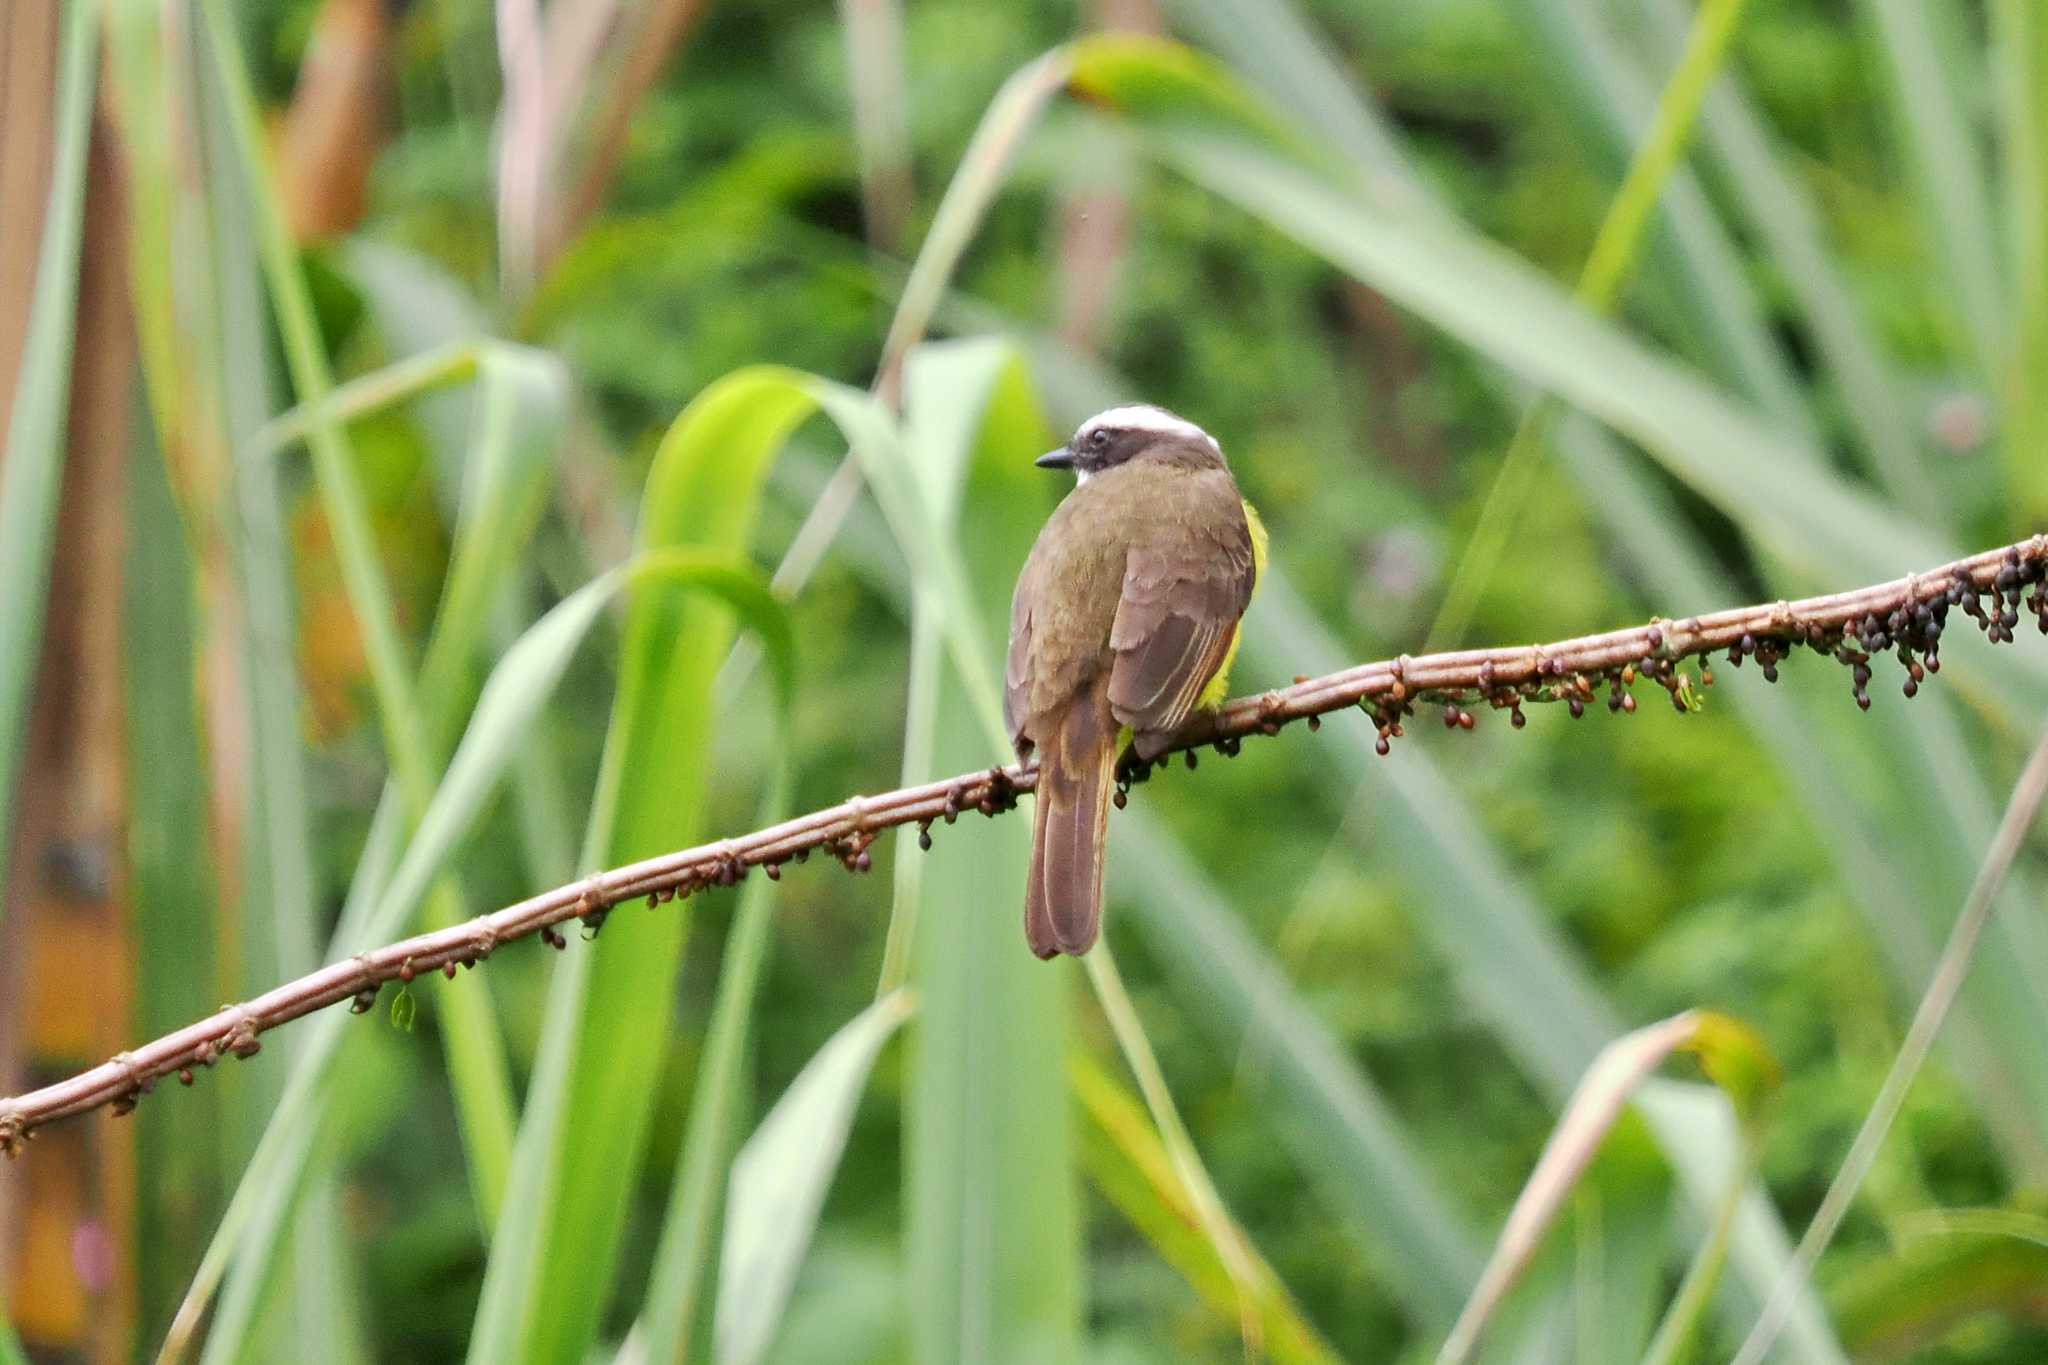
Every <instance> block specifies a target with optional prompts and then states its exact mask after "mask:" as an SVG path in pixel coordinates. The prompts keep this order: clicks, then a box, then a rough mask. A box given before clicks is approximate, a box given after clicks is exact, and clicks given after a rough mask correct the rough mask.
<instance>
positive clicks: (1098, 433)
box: [1088, 427, 1109, 450]
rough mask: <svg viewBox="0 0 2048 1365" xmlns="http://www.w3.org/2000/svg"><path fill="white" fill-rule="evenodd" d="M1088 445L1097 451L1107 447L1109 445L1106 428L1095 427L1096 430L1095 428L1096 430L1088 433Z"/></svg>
mask: <svg viewBox="0 0 2048 1365" xmlns="http://www.w3.org/2000/svg"><path fill="white" fill-rule="evenodd" d="M1088 444H1089V445H1091V446H1094V447H1095V448H1096V449H1097V450H1100V449H1102V448H1103V447H1104V446H1106V445H1108V444H1109V431H1108V429H1107V428H1104V427H1097V428H1096V429H1095V430H1094V431H1092V432H1090V433H1089V434H1088Z"/></svg>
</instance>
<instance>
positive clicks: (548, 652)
mask: <svg viewBox="0 0 2048 1365" xmlns="http://www.w3.org/2000/svg"><path fill="white" fill-rule="evenodd" d="M643 577H646V578H659V579H666V580H669V581H673V582H677V583H680V584H686V585H691V586H694V587H696V588H698V589H700V590H706V591H711V592H715V593H717V594H718V595H719V596H720V597H721V598H722V599H723V600H726V601H728V602H730V603H733V604H734V605H735V607H736V609H742V610H745V611H746V612H748V613H749V616H750V619H754V620H757V621H760V622H761V623H762V624H763V626H764V628H765V629H767V630H768V631H769V632H770V635H771V648H772V650H773V652H775V654H776V655H777V657H780V658H786V657H787V656H788V654H789V653H790V652H791V650H792V645H791V643H790V641H789V638H788V635H787V631H786V629H784V630H782V631H779V632H778V631H776V629H775V623H776V622H777V621H778V620H780V619H781V617H780V615H779V613H780V607H779V605H777V604H776V603H775V601H774V599H773V598H772V597H770V596H769V595H768V594H767V591H766V589H765V588H764V587H763V586H762V585H761V583H760V582H759V580H758V579H757V578H755V577H754V576H752V575H750V574H749V573H747V572H746V571H745V570H743V569H741V568H738V567H737V566H735V565H734V564H733V563H731V562H730V561H729V560H727V559H724V558H719V557H715V556H714V557H704V556H692V555H678V554H675V553H664V554H657V555H651V556H644V557H642V558H641V559H638V560H635V561H634V562H633V563H631V564H628V565H626V566H625V567H624V568H622V569H618V570H614V571H613V572H612V573H610V574H607V575H605V576H604V577H603V578H600V579H598V580H596V581H595V582H593V583H591V584H589V585H587V586H585V587H584V588H582V589H580V590H579V591H577V592H576V593H573V594H571V595H570V596H569V597H567V598H565V599H563V600H562V602H561V603H559V604H558V605H557V606H556V607H555V608H554V609H553V610H552V611H550V612H549V613H548V614H547V615H545V616H543V617H542V618H541V619H540V620H539V621H538V622H536V623H535V624H534V625H533V626H532V627H530V628H529V629H528V630H527V631H526V632H525V633H524V634H523V635H522V636H521V637H520V639H519V641H518V642H517V643H516V644H514V645H513V647H512V648H510V649H508V650H507V651H506V653H505V656H504V658H502V659H501V660H500V661H499V663H498V666H497V668H496V669H494V670H493V671H492V674H491V676H490V678H489V679H488V680H487V681H486V683H485V684H484V690H483V694H482V696H481V697H479V698H478V701H477V705H476V710H475V712H474V713H473V714H472V716H471V719H470V723H469V727H468V729H467V731H466V732H465V733H464V735H463V738H462V742H461V744H460V745H458V746H457V748H456V751H455V756H454V757H453V759H451V760H450V762H449V765H448V773H447V776H446V777H445V778H444V779H443V781H442V782H441V785H440V786H439V787H438V788H437V789H436V791H435V795H434V800H433V801H432V803H430V804H429V806H428V808H427V813H426V816H425V818H423V819H422V820H421V821H420V825H419V830H418V832H417V833H416V834H415V835H414V837H413V840H412V842H411V844H410V845H409V846H408V847H407V848H406V850H405V856H404V858H403V859H402V860H401V861H400V862H399V864H398V866H397V870H396V871H395V873H394V874H393V876H392V877H391V879H390V881H389V884H388V885H387V886H385V887H384V888H383V889H382V890H381V891H380V892H379V893H378V894H376V895H375V896H374V897H370V898H369V902H370V904H369V908H368V909H367V910H364V911H361V912H360V913H352V912H354V911H355V910H356V907H354V906H351V907H349V908H348V909H347V910H345V912H344V922H345V923H348V924H352V926H353V927H354V928H355V929H356V930H357V934H356V936H355V937H354V938H353V939H352V940H351V941H349V942H347V943H344V944H342V945H341V949H340V953H339V954H337V956H339V955H345V954H347V953H349V952H359V951H362V950H364V949H367V948H372V947H375V946H377V945H378V944H380V943H385V942H389V941H390V940H391V939H392V938H393V937H395V936H396V935H398V934H399V933H400V932H402V930H403V928H404V925H405V922H406V920H407V918H408V916H409V915H410V914H411V913H412V911H413V910H414V908H415V907H416V906H417V905H418V904H419V902H420V900H421V898H422V897H423V896H425V894H426V893H427V890H428V889H429V888H430V887H431V886H432V884H433V882H434V880H435V878H436V877H437V876H438V875H439V872H440V869H441V867H442V865H443V864H444V863H445V862H446V861H447V859H448V857H449V856H450V855H451V854H452V853H453V851H454V849H455V847H456V845H457V844H458V843H459V842H460V840H461V839H462V838H463V836H464V835H465V833H466V832H467V831H468V829H469V827H470V825H471V823H472V822H473V821H474V820H475V818H476V816H477V814H478V812H479V811H480V810H481V809H482V807H483V804H484V802H485V801H486V800H487V799H488V798H489V796H490V795H491V793H492V791H493V790H495V787H496V784H497V782H498V780H499V778H500V777H501V776H502V775H503V773H504V771H505V769H506V767H507V766H508V765H509V763H510V762H511V761H512V758H513V755H514V753H515V752H516V751H517V750H518V749H519V747H520V746H521V745H522V743H523V742H524V738H525V736H526V734H527V733H528V731H529V730H530V728H531V727H532V725H533V723H534V718H535V717H536V716H537V715H538V714H539V711H540V709H541V707H542V706H543V705H544V704H545V703H546V701H547V700H548V698H549V696H550V695H551V694H552V691H553V689H554V687H555V686H556V685H557V684H558V683H559V682H560V680H561V675H562V672H563V670H564V669H566V668H567V667H568V664H569V660H570V658H571V656H572V655H573V654H574V653H575V651H576V649H577V648H578V646H579V645H580V644H581V643H582V641H583V639H584V638H585V636H586V635H587V634H588V633H589V631H590V629H591V627H592V626H593V625H594V624H595V623H596V622H597V621H598V620H599V619H600V617H601V615H602V613H603V611H604V609H605V608H606V606H608V605H609V604H610V603H611V602H612V601H613V600H614V598H616V596H617V595H618V594H619V592H621V591H622V590H623V589H624V588H625V587H627V586H629V585H630V584H632V583H633V582H635V581H636V580H638V579H640V578H643ZM396 828H397V823H396V820H395V817H394V818H393V819H391V820H389V821H386V822H383V823H382V824H381V825H373V827H372V836H371V841H372V843H373V844H375V843H378V842H381V840H382V839H383V838H388V837H392V834H393V833H395V831H396ZM570 960H574V959H573V958H572V959H570ZM347 1027H348V1016H347V1015H345V1014H340V1013H337V1012H333V1011H329V1012H327V1013H323V1014H321V1015H319V1016H318V1017H317V1018H315V1019H313V1020H312V1021H310V1023H309V1025H308V1027H307V1029H306V1032H305V1034H304V1036H303V1038H302V1040H301V1042H300V1044H299V1049H298V1051H297V1052H296V1053H295V1054H294V1055H293V1059H292V1072H291V1076H290V1078H289V1079H288V1081H287V1082H286V1086H285V1090H284V1094H283V1095H282V1096H281V1097H280V1098H279V1100H278V1102H277V1106H276V1112H275V1114H274V1116H273V1118H272V1121H271V1124H270V1126H269V1128H268V1129H266V1130H265V1132H264V1135H263V1140H262V1142H261V1143H259V1144H258V1147H257V1150H256V1153H255V1155H254V1156H252V1157H251V1158H250V1161H249V1165H248V1168H247V1170H246V1171H245V1173H244V1175H243V1178H242V1182H241V1184H240V1185H239V1186H238V1187H237V1189H236V1191H235V1194H234V1197H233V1199H232V1200H230V1202H229V1205H228V1208H227V1211H226V1212H225V1213H224V1214H223V1215H222V1217H221V1222H220V1226H219V1227H218V1228H217V1229H216V1230H215V1232H214V1237H213V1241H212V1243H211V1244H210V1245H209V1246H208V1247H207V1251H206V1256H205V1257H204V1258H203V1259H202V1261H201V1263H200V1266H199V1270H198V1271H197V1273H196V1274H195V1276H194V1278H193V1283H192V1286H191V1287H190V1288H189V1289H188V1290H187V1292H186V1298H185V1303H184V1305H183V1306H182V1307H181V1309H180V1311H179V1318H178V1321H177V1322H176V1323H174V1324H173V1327H172V1331H171V1335H170V1339H169V1341H168V1342H167V1345H166V1352H167V1353H168V1354H179V1353H182V1350H183V1347H184V1345H185V1344H186V1343H189V1341H190V1340H191V1339H192V1337H193V1336H194V1335H195V1333H196V1332H197V1329H198V1327H199V1324H200V1320H201V1318H202V1316H203V1314H204V1312H205V1308H206V1305H207V1303H208V1301H209V1300H210V1298H211V1296H212V1293H213V1291H214V1289H215V1288H216V1287H217V1286H218V1285H219V1283H220V1279H221V1276H222V1274H223V1273H224V1271H225V1270H226V1268H227V1264H228V1260H229V1258H230V1256H231V1255H233V1254H234V1252H235V1251H236V1250H237V1249H238V1247H240V1246H242V1245H246V1246H249V1247H269V1246H271V1245H273V1244H274V1243H275V1240H276V1238H277V1236H278V1232H279V1228H280V1227H281V1225H282V1220H283V1218H284V1216H285V1212H286V1209H287V1207H288V1205H289V1204H290V1202H291V1200H292V1198H293V1195H294V1193H295V1191H296V1188H297V1186H298V1184H299V1179H300V1173H301V1171H302V1169H303V1166H304V1163H305V1161H306V1158H307V1155H308V1149H309V1148H310V1146H311V1143H312V1139H313V1137H314V1136H315V1135H316V1134H317V1132H318V1129H319V1123H320V1119H321V1114H322V1106H323V1105H324V1104H325V1102H326V1097H327V1073H328V1069H329V1068H330V1067H331V1065H332V1063H333V1059H334V1054H335V1052H336V1050H337V1049H338V1048H339V1046H340V1044H341V1039H342V1034H343V1031H344V1030H345V1029H346V1028H347Z"/></svg>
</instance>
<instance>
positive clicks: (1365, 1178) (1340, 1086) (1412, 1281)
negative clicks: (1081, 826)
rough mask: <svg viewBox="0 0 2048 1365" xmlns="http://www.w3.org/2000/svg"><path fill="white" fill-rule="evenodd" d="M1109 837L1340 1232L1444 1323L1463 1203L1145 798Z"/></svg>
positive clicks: (1188, 995) (1468, 1265)
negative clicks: (1147, 809) (1249, 1063)
mask: <svg viewBox="0 0 2048 1365" xmlns="http://www.w3.org/2000/svg"><path fill="white" fill-rule="evenodd" d="M1264 591H1265V589H1264V588H1263V587H1262V588H1261V594H1262V595H1263V593H1264ZM1264 607H1265V604H1264V602H1263V601H1262V602H1261V604H1260V610H1264ZM1115 838H1116V857H1115V858H1113V859H1111V860H1110V868H1111V875H1112V877H1113V879H1114V885H1115V887H1116V890H1117V903H1118V904H1119V905H1120V906H1121V905H1128V906H1129V907H1130V908H1131V910H1132V912H1133V913H1134V915H1135V920H1134V923H1135V924H1136V925H1137V926H1138V928H1139V929H1140V931H1141V932H1142V933H1143V934H1144V937H1145V943H1146V946H1147V947H1149V948H1150V949H1151V950H1152V952H1153V953H1154V954H1155V955H1157V956H1158V957H1159V958H1160V960H1161V962H1162V964H1163V965H1164V966H1165V967H1166V969H1167V973H1168V975H1167V982H1168V985H1169V986H1170V987H1172V988H1173V989H1174V990H1175V991H1176V992H1177V993H1178V994H1180V996H1181V997H1182V1000H1183V1003H1184V1006H1185V1007H1186V1009H1187V1011H1188V1013H1189V1015H1190V1016H1191V1017H1192V1018H1194V1019H1195V1020H1196V1021H1197V1022H1198V1023H1200V1024H1201V1025H1202V1026H1203V1027H1205V1028H1207V1029H1210V1030H1212V1031H1213V1033H1214V1035H1215V1039H1216V1042H1217V1043H1218V1045H1219V1046H1234V1045H1238V1044H1240V1043H1242V1044H1243V1045H1245V1046H1246V1047H1248V1048H1249V1049H1250V1051H1251V1054H1252V1058H1253V1061H1254V1067H1253V1070H1254V1072H1255V1074H1257V1075H1258V1076H1259V1078H1260V1079H1259V1084H1260V1087H1261V1093H1263V1094H1269V1095H1270V1096H1271V1099H1272V1101H1273V1104H1274V1109H1275V1112H1276V1116H1277V1118H1278V1120H1279V1121H1278V1123H1277V1125H1276V1126H1277V1128H1278V1130H1279V1134H1280V1136H1281V1137H1282V1138H1283V1139H1284V1140H1285V1141H1287V1142H1288V1144H1289V1145H1290V1146H1291V1147H1292V1148H1293V1149H1294V1152H1295V1155H1296V1158H1297V1160H1299V1161H1300V1162H1301V1164H1302V1165H1303V1167H1304V1168H1305V1169H1306V1171H1307V1173H1308V1175H1309V1177H1310V1178H1311V1179H1313V1180H1315V1181H1316V1182H1317V1184H1318V1185H1319V1186H1320V1187H1321V1188H1322V1190H1323V1192H1324V1194H1325V1196H1326V1197H1327V1198H1328V1199H1329V1200H1330V1201H1331V1203H1332V1205H1333V1206H1334V1212H1335V1213H1336V1214H1337V1216H1338V1217H1339V1218H1340V1220H1341V1222H1342V1225H1343V1227H1344V1230H1345V1232H1346V1233H1347V1234H1349V1236H1350V1237H1351V1239H1352V1241H1353V1242H1354V1243H1355V1244H1356V1245H1357V1246H1358V1247H1359V1249H1360V1251H1361V1252H1362V1253H1363V1254H1364V1255H1365V1257H1366V1258H1367V1260H1368V1261H1369V1262H1370V1263H1371V1264H1372V1266H1373V1268H1374V1269H1375V1270H1376V1271H1377V1272H1379V1273H1380V1274H1381V1275H1382V1276H1384V1277H1385V1278H1386V1279H1387V1281H1388V1282H1389V1283H1391V1284H1392V1285H1393V1286H1394V1287H1395V1290H1396V1292H1397V1293H1398V1295H1399V1297H1400V1298H1401V1299H1402V1301H1403V1302H1405V1303H1406V1304H1408V1306H1409V1307H1410V1309H1411V1311H1412V1312H1413V1313H1414V1314H1415V1316H1416V1319H1417V1321H1418V1322H1420V1323H1421V1324H1423V1325H1425V1326H1430V1327H1435V1328H1438V1329H1441V1328H1443V1327H1447V1326H1448V1325H1449V1324H1450V1321H1451V1318H1452V1316H1453V1315H1454V1314H1455V1313H1456V1312H1457V1310H1458V1305H1459V1304H1460V1303H1461V1302H1462V1301H1463V1299H1464V1297H1465V1291H1466V1289H1467V1288H1468V1287H1469V1286H1470V1285H1471V1283H1472V1281H1473V1279H1474V1278H1476V1277H1477V1275H1478V1273H1479V1266H1480V1259H1481V1251H1482V1245H1481V1243H1480V1240H1479V1237H1478V1235H1477V1233H1476V1232H1475V1230H1474V1229H1473V1228H1472V1227H1471V1226H1470V1224H1469V1223H1468V1221H1467V1219H1466V1217H1465V1215H1464V1213H1463V1211H1462V1210H1461V1209H1459V1207H1458V1206H1457V1204H1456V1202H1455V1201H1454V1200H1452V1199H1451V1198H1450V1196H1449V1195H1448V1193H1447V1192H1446V1191H1444V1190H1443V1189H1441V1188H1440V1187H1439V1185H1438V1182H1437V1180H1436V1177H1435V1176H1433V1175H1432V1174H1431V1173H1430V1170H1429V1165H1428V1162H1427V1161H1426V1160H1425V1158H1424V1155H1423V1153H1422V1152H1421V1151H1420V1150H1419V1149H1418V1148H1417V1146H1416V1144H1415V1142H1414V1139H1412V1138H1411V1137H1410V1136H1409V1135H1408V1133H1407V1132H1406V1130H1405V1129H1404V1128H1403V1126H1402V1124H1401V1121H1400V1119H1399V1118H1398V1117H1397V1116H1396V1115H1395V1114H1394V1113H1393V1112H1392V1111H1391V1110H1389V1109H1388V1108H1387V1105H1386V1102H1385V1101H1384V1100H1382V1099H1381V1098H1380V1096H1379V1094H1378V1092H1377V1091H1375V1090H1374V1089H1373V1088H1372V1085H1371V1082H1370V1081H1369V1080H1367V1079H1366V1078H1365V1077H1363V1076H1361V1075H1359V1074H1358V1071H1357V1069H1356V1067H1355V1065H1354V1064H1353V1062H1352V1060H1351V1059H1350V1058H1349V1057H1348V1056H1346V1055H1345V1053H1344V1050H1343V1048H1342V1046H1341V1045H1340V1044H1339V1043H1338V1042H1337V1040H1336V1039H1335V1038H1333V1037H1331V1036H1330V1033H1329V1030H1328V1029H1327V1028H1325V1027H1324V1026H1323V1024H1322V1023H1321V1022H1320V1021H1319V1020H1317V1019H1316V1018H1315V1016H1314V1015H1313V1014H1312V1013H1311V1012H1310V1011H1309V1009H1308V1007H1307V1006H1306V1005H1305V1004H1304V1003H1303V1002H1302V1000H1301V998H1300V996H1299V995H1298V994H1297V993H1296V992H1295V990H1294V987H1293V985H1292V983H1290V982H1289V981H1288V980H1287V978H1286V977H1285V975H1284V974H1283V973H1282V972H1281V970H1280V968H1279V966H1278V965H1277V964H1275V963H1274V962H1273V961H1272V959H1271V958H1270V957H1269V956H1268V955H1267V954H1266V953H1265V952H1264V951H1262V950H1261V949H1260V948H1259V947H1258V945H1257V944H1256V943H1254V942H1253V940H1252V937H1251V935H1250V934H1249V933H1247V932H1246V930H1245V928H1244V925H1243V923H1242V922H1241V921H1240V920H1239V919H1238V917H1237V916H1236V915H1235V914H1234V913H1233V912H1232V911H1231V910H1230V909H1229V907H1228V906H1227V905H1226V904H1225V903H1224V901H1223V899H1222V896H1221V894H1220V893H1219V892H1218V891H1217V889H1216V888H1215V886H1214V885H1213V884H1211V883H1210V882H1209V881H1208V880H1207V879H1205V878H1204V877H1203V876H1202V875H1201V873H1200V872H1199V871H1198V870H1196V868H1195V867H1194V866H1193V865H1192V864H1191V863H1190V861H1189V859H1188V858H1187V856H1186V855H1185V854H1184V853H1183V852H1182V851H1181V850H1180V849H1179V848H1177V847H1176V846H1175V845H1174V844H1173V842H1172V840H1171V839H1170V838H1169V837H1168V836H1167V835H1165V834H1164V833H1162V832H1161V831H1160V830H1159V829H1158V827H1157V826H1156V825H1155V824H1154V822H1153V821H1152V820H1150V819H1149V818H1146V817H1145V815H1144V814H1143V812H1142V811H1139V810H1136V809H1133V810H1129V811H1125V812H1124V813H1122V814H1121V815H1120V816H1118V818H1117V820H1116V825H1115Z"/></svg>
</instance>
